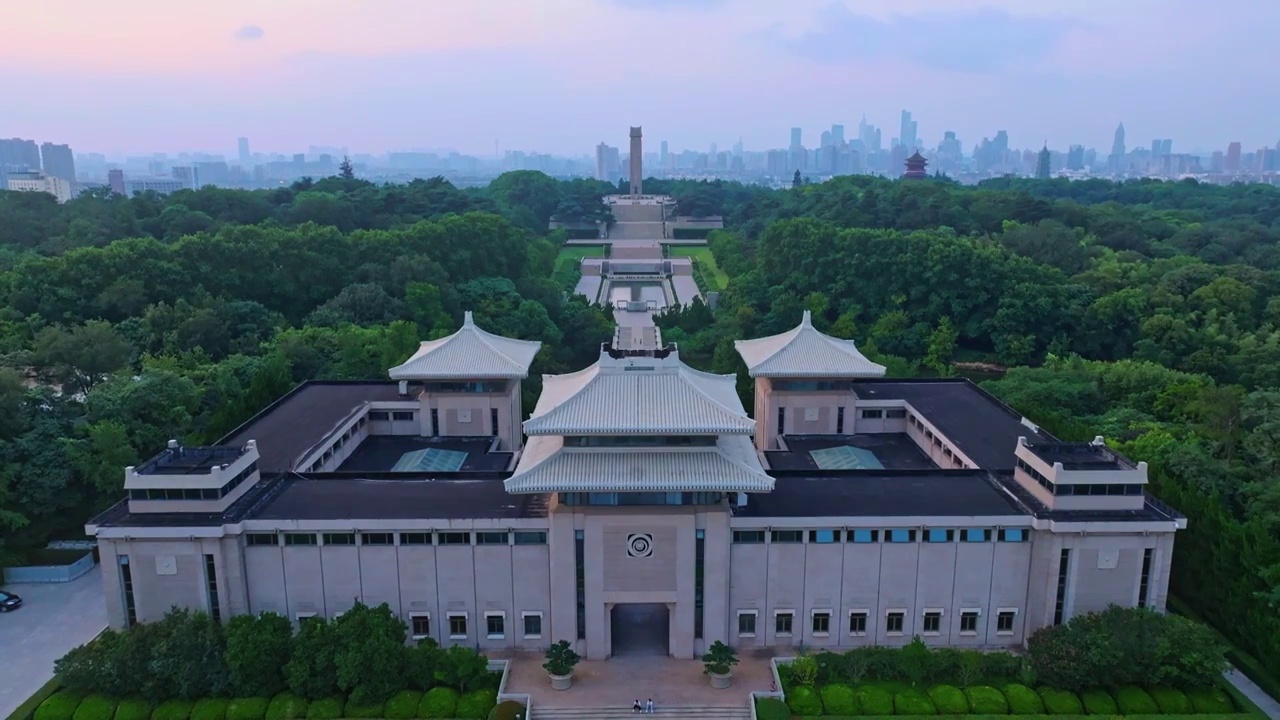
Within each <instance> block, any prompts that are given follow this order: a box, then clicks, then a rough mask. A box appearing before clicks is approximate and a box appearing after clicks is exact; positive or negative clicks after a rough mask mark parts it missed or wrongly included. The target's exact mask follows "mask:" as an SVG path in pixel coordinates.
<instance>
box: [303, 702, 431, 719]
mask: <svg viewBox="0 0 1280 720" xmlns="http://www.w3.org/2000/svg"><path fill="white" fill-rule="evenodd" d="M342 705H343V700H342V698H341V697H328V698H321V699H320V700H312V701H311V703H310V704H309V705H307V720H338V718H340V717H342ZM414 710H415V711H416V710H417V708H414Z"/></svg>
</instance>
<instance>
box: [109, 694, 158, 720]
mask: <svg viewBox="0 0 1280 720" xmlns="http://www.w3.org/2000/svg"><path fill="white" fill-rule="evenodd" d="M151 708H152V706H151V703H149V702H147V701H146V700H144V699H142V698H125V699H123V700H121V701H120V704H119V705H116V718H115V720H151Z"/></svg>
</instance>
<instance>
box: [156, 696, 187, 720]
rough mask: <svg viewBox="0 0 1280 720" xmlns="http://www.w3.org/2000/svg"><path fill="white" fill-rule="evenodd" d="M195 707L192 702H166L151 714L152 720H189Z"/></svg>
mask: <svg viewBox="0 0 1280 720" xmlns="http://www.w3.org/2000/svg"><path fill="white" fill-rule="evenodd" d="M195 705H196V704H195V703H194V702H191V701H190V700H166V701H164V702H162V703H160V704H159V705H157V706H156V709H155V710H153V711H152V712H151V720H187V718H189V717H191V708H193V707H195Z"/></svg>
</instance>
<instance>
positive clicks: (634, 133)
mask: <svg viewBox="0 0 1280 720" xmlns="http://www.w3.org/2000/svg"><path fill="white" fill-rule="evenodd" d="M643 152H644V151H643V149H642V148H641V146H640V128H638V127H633V128H631V194H632V195H640V194H642V191H641V189H640V181H641V180H642V179H643V178H644V155H643Z"/></svg>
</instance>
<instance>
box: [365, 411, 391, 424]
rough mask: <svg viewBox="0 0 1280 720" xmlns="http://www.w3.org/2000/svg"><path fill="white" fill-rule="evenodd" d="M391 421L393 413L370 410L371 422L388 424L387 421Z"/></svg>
mask: <svg viewBox="0 0 1280 720" xmlns="http://www.w3.org/2000/svg"><path fill="white" fill-rule="evenodd" d="M390 419H391V413H389V412H387V411H386V410H370V411H369V421H370V422H386V421H387V420H390Z"/></svg>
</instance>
